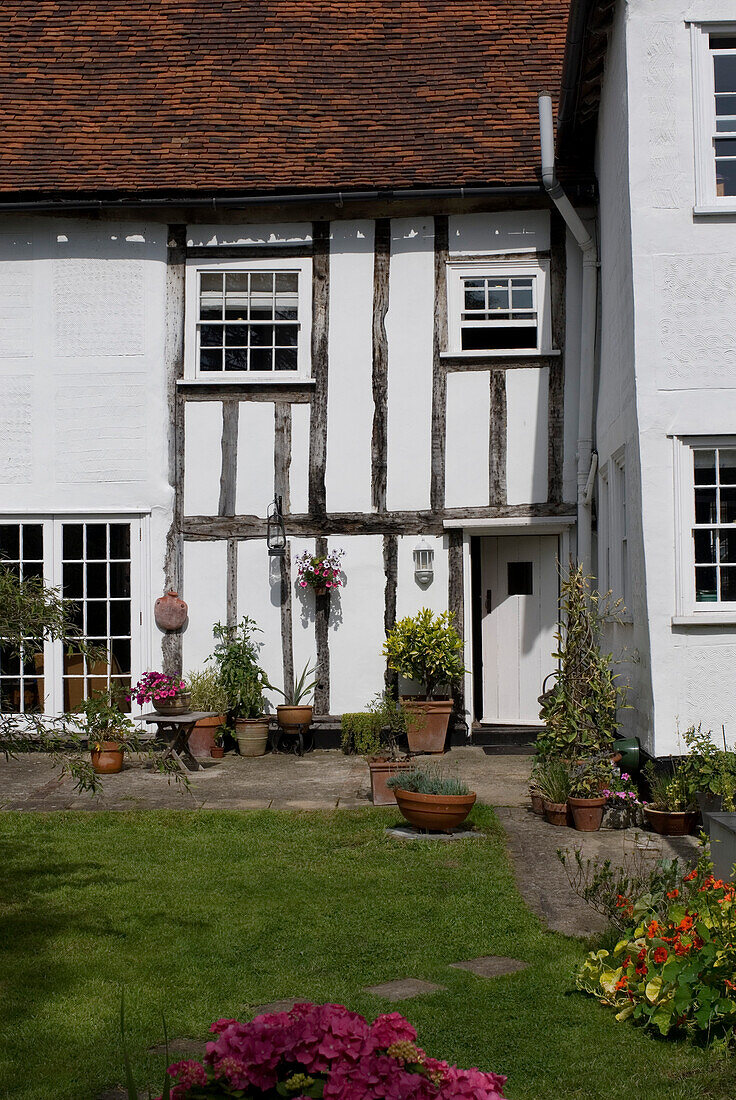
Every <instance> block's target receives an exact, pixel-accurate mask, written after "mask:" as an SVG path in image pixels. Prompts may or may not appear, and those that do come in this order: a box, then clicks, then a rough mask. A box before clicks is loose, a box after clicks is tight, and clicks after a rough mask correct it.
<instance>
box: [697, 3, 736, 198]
mask: <svg viewBox="0 0 736 1100" xmlns="http://www.w3.org/2000/svg"><path fill="white" fill-rule="evenodd" d="M693 36H694V37H693V70H694V88H695V128H696V141H697V146H698V150H697V152H698V156H697V158H696V176H697V180H696V182H697V200H698V203H699V204H708V203H712V204H714V205H716V206H729V207H732V206H736V24H734V25H733V26H730V27H729V26H722V27H717V28H716V27H709V26H695V27H694V28H693Z"/></svg>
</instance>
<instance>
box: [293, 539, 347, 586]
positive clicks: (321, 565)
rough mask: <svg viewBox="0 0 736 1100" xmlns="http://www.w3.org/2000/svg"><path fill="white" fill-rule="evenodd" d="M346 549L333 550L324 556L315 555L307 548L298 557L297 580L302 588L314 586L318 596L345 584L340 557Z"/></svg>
mask: <svg viewBox="0 0 736 1100" xmlns="http://www.w3.org/2000/svg"><path fill="white" fill-rule="evenodd" d="M344 554H345V551H344V550H332V551H331V552H330V553H329V554H326V555H325V556H324V557H321V558H320V557H314V556H313V555H312V554H310V553H309V551H308V550H305V551H304V553H303V554H300V555H299V557H298V558H297V559H296V568H297V581H296V583H297V584H298V586H299V587H300V588H312V589H314V594H315V595H316V596H324V595H325V593H326V592H331V591H332V590H333V589H335V588H342V586H343V584H344V580H343V572H342V568H341V566H340V559H341V558H342V557H343V555H344Z"/></svg>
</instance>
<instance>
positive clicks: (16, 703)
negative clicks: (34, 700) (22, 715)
mask: <svg viewBox="0 0 736 1100" xmlns="http://www.w3.org/2000/svg"><path fill="white" fill-rule="evenodd" d="M0 710H4V711H16V712H17V711H19V710H20V680H0Z"/></svg>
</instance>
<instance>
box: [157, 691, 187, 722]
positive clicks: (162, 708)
mask: <svg viewBox="0 0 736 1100" xmlns="http://www.w3.org/2000/svg"><path fill="white" fill-rule="evenodd" d="M190 699H191V695H190V694H189V692H188V691H178V692H177V693H176V695H174V696H172V697H171V698H170V699H154V700H153V709H154V710H155V711H156V714H165V715H168V716H169V717H172V718H173V717H174V716H175V715H177V714H189V700H190Z"/></svg>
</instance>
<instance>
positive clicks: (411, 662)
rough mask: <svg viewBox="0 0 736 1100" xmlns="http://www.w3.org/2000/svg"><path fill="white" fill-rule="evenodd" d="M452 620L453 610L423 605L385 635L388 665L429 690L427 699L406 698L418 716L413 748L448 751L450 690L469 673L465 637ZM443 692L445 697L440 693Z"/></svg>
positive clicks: (412, 730)
mask: <svg viewBox="0 0 736 1100" xmlns="http://www.w3.org/2000/svg"><path fill="white" fill-rule="evenodd" d="M454 622H455V619H454V616H453V614H452V612H450V611H443V612H442V613H441V614H439V615H435V614H434V613H433V612H432V611H430V610H429V608H427V607H423V608H422V609H421V611H418V612H417V614H416V615H407V616H406V618H404V619H401V620H399V622H397V623H396V625H395V626H394V627H393V628H392V629H391V630H389V632H388V634H387V635H386V641H385V644H384V647H383V653H384V656H385V657H387V658H388V667H389V668H391V669H393V670H394V672H398V673H399V675H400V676H403V677H404V678H405V679H406V680H413V681H415V682H416V683H418V684H421V685H423V687H424V690H425V692H426V695H425V697H424V698H420V697H412V698H406V699H404V700H403V701H402V702H403V706H404V707H406V709H407V710H408V711H409V713H410V714H412V715H414V716H415V717H416V718H418V719H420V720H419V721H417V722H416V723H413V724H412V726H410V727H409V730H408V736H409V748H410V749H411V751H412V752H433V753H435V752H436V753H439V752H444V751H445V742H446V740H447V728H448V726H449V724H450V715H451V714H452V705H453V704H452V699H451V698H450V697H449V694H448V689H450V688H451V687H452V686H453V684H457V683H459V682H460V681H461V680H462V678H463V676H464V675H465V665H464V662H463V649H464V645H463V640H462V638H461V636H460V634H459V633H458V632H457V630H456V629H455V625H454ZM440 692H441V693H442V696H441V697H439V698H437V697H436V696H437V695H438V694H439V693H440Z"/></svg>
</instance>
